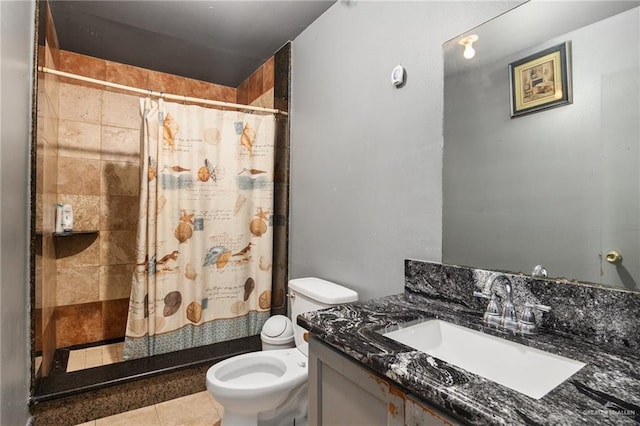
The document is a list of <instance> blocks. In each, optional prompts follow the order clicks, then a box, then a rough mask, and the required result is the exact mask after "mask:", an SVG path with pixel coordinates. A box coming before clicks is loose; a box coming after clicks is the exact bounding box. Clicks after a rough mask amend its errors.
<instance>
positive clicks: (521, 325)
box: [473, 272, 551, 335]
mask: <svg viewBox="0 0 640 426" xmlns="http://www.w3.org/2000/svg"><path fill="white" fill-rule="evenodd" d="M496 281H499V282H501V283H502V285H503V287H504V291H505V294H506V297H505V299H504V301H503V307H502V309H500V304H499V303H498V300H497V299H496V295H495V293H494V292H493V291H492V290H493V284H494V283H495V282H496ZM473 295H474V296H476V297H482V298H484V299H490V301H489V304H488V305H487V309H486V311H485V313H484V316H483V321H484V323H485V324H487V325H489V326H495V327H498V328H502V329H505V330H510V331H513V332H520V333H522V334H528V335H529V334H537V332H538V328H537V326H536V320H535V315H534V312H533V310H534V309H538V310H541V311H545V312H549V311H550V310H551V308H550V307H549V306H545V305H534V304H530V303H526V304H525V310H524V313H523V316H522V320H520V321H519V320H518V316H517V314H516V309H515V306H514V305H513V286H512V284H511V280H510V279H509V278H508V277H507V276H506V275H505V274H503V273H502V272H494V273H493V274H491V276H490V277H489V279H488V280H487V282H486V283H485V285H484V290H483V291H481V292H480V291H474V292H473Z"/></svg>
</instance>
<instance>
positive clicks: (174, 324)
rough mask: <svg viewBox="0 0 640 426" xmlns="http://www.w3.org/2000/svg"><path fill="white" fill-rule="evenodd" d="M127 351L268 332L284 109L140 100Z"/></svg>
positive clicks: (151, 351) (127, 354)
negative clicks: (269, 111)
mask: <svg viewBox="0 0 640 426" xmlns="http://www.w3.org/2000/svg"><path fill="white" fill-rule="evenodd" d="M140 109H141V113H142V129H141V158H142V160H143V161H142V167H141V170H142V173H141V178H140V182H141V184H140V217H139V224H138V231H137V252H136V259H137V260H136V263H137V265H136V268H135V271H134V273H133V278H132V287H131V296H130V302H129V315H128V319H127V328H126V336H125V347H124V358H125V359H134V358H139V357H143V356H149V355H155V354H160V353H166V352H171V351H176V350H181V349H187V348H191V347H195V346H201V345H207V344H211V343H216V342H221V341H226V340H230V339H235V338H240V337H246V336H251V335H255V334H259V332H260V329H261V328H262V324H263V323H264V321H266V320H267V319H268V318H269V315H270V306H271V264H272V241H273V229H272V225H271V223H270V221H271V218H272V216H271V215H272V211H273V166H274V133H275V118H274V116H273V115H256V114H247V113H241V112H235V111H219V110H214V109H207V108H202V107H199V106H194V105H181V104H177V103H169V102H164V101H163V100H162V99H160V100H158V101H153V100H151V99H148V98H147V99H141V100H140Z"/></svg>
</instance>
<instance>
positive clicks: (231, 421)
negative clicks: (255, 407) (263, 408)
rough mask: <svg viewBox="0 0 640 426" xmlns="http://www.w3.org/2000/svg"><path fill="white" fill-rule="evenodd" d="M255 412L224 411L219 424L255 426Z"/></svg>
mask: <svg viewBox="0 0 640 426" xmlns="http://www.w3.org/2000/svg"><path fill="white" fill-rule="evenodd" d="M257 424H258V415H257V414H255V413H254V414H248V415H247V414H244V413H230V412H228V411H227V410H225V411H224V414H223V416H222V423H221V426H257Z"/></svg>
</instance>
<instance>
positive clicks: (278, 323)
mask: <svg viewBox="0 0 640 426" xmlns="http://www.w3.org/2000/svg"><path fill="white" fill-rule="evenodd" d="M290 321H291V320H289V318H287V317H286V316H284V315H274V316H272V317H271V318H269V319H268V320H267V321H266V322H265V323H264V325H263V326H262V332H263V333H264V334H265V335H266V336H268V337H278V336H280V335H282V334H283V333H284V332H285V331H286V330H287V329H288V328H289V329H292V327H291V326H289V324H290ZM292 334H293V333H292Z"/></svg>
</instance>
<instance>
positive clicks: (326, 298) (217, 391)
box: [207, 278, 358, 426]
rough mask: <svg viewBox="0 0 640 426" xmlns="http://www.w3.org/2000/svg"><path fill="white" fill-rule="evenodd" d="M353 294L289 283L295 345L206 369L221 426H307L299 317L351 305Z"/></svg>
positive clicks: (316, 282)
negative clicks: (221, 410) (219, 409)
mask: <svg viewBox="0 0 640 426" xmlns="http://www.w3.org/2000/svg"><path fill="white" fill-rule="evenodd" d="M356 300H358V294H357V293H356V292H355V291H353V290H349V289H348V288H345V287H342V286H340V285H337V284H335V283H332V282H329V281H325V280H321V279H319V278H298V279H294V280H291V281H289V303H290V308H289V312H290V314H291V319H292V321H293V324H294V329H295V334H294V336H295V343H296V347H295V348H291V349H277V350H268V351H262V352H251V353H248V354H244V355H238V356H235V357H233V358H229V359H226V360H224V361H221V362H219V363H217V364H215V365H214V366H213V367H211V368H209V370H208V371H207V389H208V390H209V392H211V393H212V394H213V397H214V398H215V399H216V401H218V402H219V403H220V404H222V406H223V407H224V415H223V417H222V425H223V426H255V425H258V424H259V425H261V426H262V425H264V426H268V425H282V424H293V423H294V419H295V424H296V426H300V425H306V422H307V386H306V385H307V357H308V344H307V342H306V341H305V340H304V333H305V332H306V330H305V329H303V328H302V327H300V326H298V325H297V324H296V318H297V316H298V315H299V314H302V313H304V312H309V311H316V310H318V309H323V308H328V307H330V306H335V305H340V304H343V303H349V302H355V301H356Z"/></svg>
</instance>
